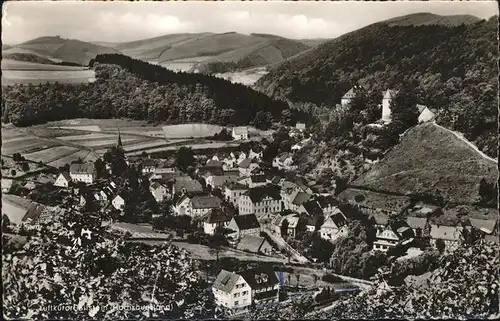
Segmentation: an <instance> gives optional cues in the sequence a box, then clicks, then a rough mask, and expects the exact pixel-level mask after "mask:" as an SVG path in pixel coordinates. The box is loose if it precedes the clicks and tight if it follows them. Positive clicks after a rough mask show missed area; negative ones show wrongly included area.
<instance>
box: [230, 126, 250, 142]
mask: <svg viewBox="0 0 500 321" xmlns="http://www.w3.org/2000/svg"><path fill="white" fill-rule="evenodd" d="M232 136H233V139H234V140H245V139H248V127H246V126H242V127H233V133H232Z"/></svg>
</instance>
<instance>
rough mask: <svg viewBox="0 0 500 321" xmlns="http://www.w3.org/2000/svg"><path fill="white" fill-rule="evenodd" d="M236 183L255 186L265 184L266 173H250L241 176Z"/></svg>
mask: <svg viewBox="0 0 500 321" xmlns="http://www.w3.org/2000/svg"><path fill="white" fill-rule="evenodd" d="M238 183H240V184H244V185H247V186H248V187H250V188H252V187H257V186H263V185H266V184H267V180H266V175H262V174H260V175H251V176H247V177H243V178H241V179H240V180H239V181H238Z"/></svg>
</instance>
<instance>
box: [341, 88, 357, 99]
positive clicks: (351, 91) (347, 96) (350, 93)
mask: <svg viewBox="0 0 500 321" xmlns="http://www.w3.org/2000/svg"><path fill="white" fill-rule="evenodd" d="M354 97H356V92H355V91H354V87H353V88H351V89H349V91H348V92H346V93H345V94H344V96H342V99H350V98H354Z"/></svg>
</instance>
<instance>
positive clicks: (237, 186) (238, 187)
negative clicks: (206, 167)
mask: <svg viewBox="0 0 500 321" xmlns="http://www.w3.org/2000/svg"><path fill="white" fill-rule="evenodd" d="M224 186H225V187H226V188H227V189H229V190H233V191H246V190H247V189H248V186H246V185H243V184H240V183H234V182H227V183H225V184H224Z"/></svg>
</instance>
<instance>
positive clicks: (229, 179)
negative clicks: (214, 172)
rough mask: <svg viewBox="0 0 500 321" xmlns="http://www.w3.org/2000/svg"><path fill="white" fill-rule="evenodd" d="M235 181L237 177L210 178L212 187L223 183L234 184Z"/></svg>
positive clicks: (221, 176)
mask: <svg viewBox="0 0 500 321" xmlns="http://www.w3.org/2000/svg"><path fill="white" fill-rule="evenodd" d="M237 181H238V176H237V175H220V176H213V177H212V183H213V185H214V186H222V185H224V184H225V183H236V182H237Z"/></svg>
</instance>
